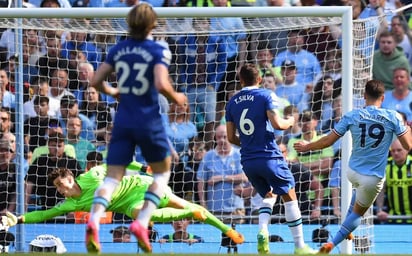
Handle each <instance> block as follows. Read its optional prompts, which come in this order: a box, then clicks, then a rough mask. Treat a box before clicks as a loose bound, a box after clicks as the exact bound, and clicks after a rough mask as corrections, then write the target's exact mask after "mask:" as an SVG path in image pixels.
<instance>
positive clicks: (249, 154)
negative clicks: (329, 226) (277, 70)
mask: <svg viewBox="0 0 412 256" xmlns="http://www.w3.org/2000/svg"><path fill="white" fill-rule="evenodd" d="M239 78H240V84H241V85H242V90H241V91H240V92H238V93H237V94H235V95H234V96H233V97H232V98H231V99H230V101H229V103H228V105H227V107H226V126H227V136H228V140H229V141H230V142H231V143H233V144H235V145H238V146H240V153H241V163H242V166H243V171H244V172H245V174H246V176H247V177H248V179H249V181H250V182H251V183H252V185H253V187H254V188H255V189H256V190H257V191H258V193H259V194H260V195H261V196H262V198H263V200H262V202H261V207H260V209H259V233H258V235H257V240H258V248H257V249H258V252H259V253H262V254H268V253H269V232H268V225H269V223H270V219H271V215H272V208H273V205H274V204H275V202H276V197H277V195H280V196H281V197H282V200H283V201H284V203H285V218H286V222H287V224H288V226H289V228H290V230H291V233H292V236H293V240H294V243H295V253H296V254H314V253H315V251H314V250H313V249H312V248H310V247H309V246H307V245H306V244H305V242H304V239H303V228H302V216H301V212H300V210H299V206H298V201H297V197H296V192H295V188H294V187H295V180H294V178H293V175H292V173H291V171H290V170H289V168H288V164H287V163H286V161H285V159H284V158H283V155H282V153H281V152H280V150H279V147H278V145H277V144H276V140H275V134H274V129H277V130H285V129H287V128H289V127H290V126H292V125H293V124H294V122H295V120H294V118H293V117H288V119H283V118H282V117H281V115H280V114H279V103H278V100H277V97H276V95H275V93H274V92H272V91H270V90H267V89H265V88H260V86H259V85H260V82H261V80H262V78H261V77H260V75H259V70H258V69H257V68H256V66H255V65H254V64H245V65H244V66H242V67H241V69H240V73H239ZM237 131H238V132H239V135H237Z"/></svg>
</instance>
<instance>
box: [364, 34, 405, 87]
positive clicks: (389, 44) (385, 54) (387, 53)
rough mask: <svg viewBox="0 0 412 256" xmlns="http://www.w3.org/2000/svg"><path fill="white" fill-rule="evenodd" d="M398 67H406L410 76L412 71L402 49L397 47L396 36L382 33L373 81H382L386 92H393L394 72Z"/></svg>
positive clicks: (373, 69)
mask: <svg viewBox="0 0 412 256" xmlns="http://www.w3.org/2000/svg"><path fill="white" fill-rule="evenodd" d="M396 67H405V68H406V70H408V74H409V73H410V70H411V68H410V66H409V61H408V59H407V58H406V56H405V54H404V52H403V50H402V48H401V47H399V46H396V43H395V36H394V34H393V33H392V32H389V31H385V32H382V33H381V34H380V36H379V50H377V51H375V53H374V54H373V66H372V76H373V79H375V80H380V81H382V82H383V83H384V85H385V90H392V89H393V85H392V81H393V70H394V69H395V68H396Z"/></svg>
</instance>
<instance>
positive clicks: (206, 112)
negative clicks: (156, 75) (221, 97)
mask: <svg viewBox="0 0 412 256" xmlns="http://www.w3.org/2000/svg"><path fill="white" fill-rule="evenodd" d="M225 1H226V0H225ZM193 29H194V30H195V31H197V32H198V31H203V32H205V33H202V34H192V35H189V36H187V37H182V38H180V39H179V41H178V45H179V47H178V49H177V53H178V56H179V58H178V63H179V66H180V68H179V70H180V72H179V74H180V75H179V76H178V81H179V83H180V84H181V85H182V86H183V87H184V88H185V93H186V95H187V98H188V101H189V106H190V110H191V111H192V115H191V117H190V119H191V121H192V122H195V120H196V118H199V116H202V118H203V119H204V123H205V124H204V127H202V128H201V131H202V132H201V134H200V139H201V140H203V141H205V143H206V148H212V147H213V130H214V127H215V120H216V112H215V110H216V90H217V88H219V84H220V81H221V80H222V77H223V75H224V72H225V70H226V64H225V60H226V53H225V50H226V48H225V45H224V44H225V43H226V42H222V41H221V40H220V39H219V37H218V36H214V35H210V34H208V32H207V31H209V29H210V25H209V19H193ZM217 121H220V120H217Z"/></svg>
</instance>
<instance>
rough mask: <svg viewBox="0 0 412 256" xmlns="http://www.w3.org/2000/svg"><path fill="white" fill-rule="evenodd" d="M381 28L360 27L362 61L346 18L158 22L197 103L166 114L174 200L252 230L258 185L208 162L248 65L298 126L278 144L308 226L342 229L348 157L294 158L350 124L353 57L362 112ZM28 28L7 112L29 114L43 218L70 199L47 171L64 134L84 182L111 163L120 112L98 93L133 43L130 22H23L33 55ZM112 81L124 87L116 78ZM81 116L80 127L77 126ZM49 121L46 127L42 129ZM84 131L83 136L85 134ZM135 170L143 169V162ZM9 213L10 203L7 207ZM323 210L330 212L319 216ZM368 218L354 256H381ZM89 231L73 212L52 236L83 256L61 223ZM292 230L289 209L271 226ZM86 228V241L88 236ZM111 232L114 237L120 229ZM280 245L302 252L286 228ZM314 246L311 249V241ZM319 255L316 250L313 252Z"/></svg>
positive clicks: (179, 76) (8, 69)
mask: <svg viewBox="0 0 412 256" xmlns="http://www.w3.org/2000/svg"><path fill="white" fill-rule="evenodd" d="M379 24H380V20H379V18H373V19H368V20H356V21H354V22H353V54H352V56H342V50H341V47H342V45H341V44H342V36H343V37H344V36H345V35H341V34H340V31H341V25H342V24H341V18H337V17H285V18H243V19H241V18H234V19H232V18H193V19H189V18H167V19H164V18H162V19H159V21H158V26H157V27H156V29H155V31H154V33H153V37H154V39H155V40H158V41H159V43H161V44H164V45H165V46H167V47H169V49H170V50H171V52H172V62H171V65H170V77H171V80H172V82H173V84H174V86H175V88H176V89H177V90H179V91H182V92H185V93H186V94H187V95H188V100H189V102H188V106H187V108H179V107H176V106H175V105H174V104H168V103H167V102H166V103H165V104H163V105H162V106H161V110H162V111H163V114H164V116H165V125H166V127H167V131H168V135H169V138H170V140H171V142H172V144H173V146H174V148H175V151H176V155H177V156H178V157H175V158H174V163H173V168H172V176H171V180H170V186H171V187H172V189H173V191H174V192H175V193H176V194H177V195H179V196H181V197H183V198H185V199H186V200H189V201H193V202H196V203H201V204H203V205H204V206H206V207H207V208H208V209H209V210H210V211H211V212H213V213H214V214H215V215H216V216H217V217H219V218H221V219H222V220H224V221H225V223H227V224H228V225H230V224H231V223H242V224H241V225H238V226H239V227H245V226H247V225H250V224H252V223H257V214H256V209H257V208H256V207H257V206H256V202H257V201H258V200H259V199H258V198H257V197H256V195H255V194H254V193H253V188H251V185H250V184H249V183H248V182H247V181H245V180H244V179H243V178H242V177H241V175H239V174H241V170H239V168H237V166H238V165H237V163H235V162H229V163H227V162H225V161H226V160H225V159H227V158H225V157H221V158H213V159H215V160H214V161H216V162H213V161H212V162H205V161H203V162H202V159H203V157H204V156H205V155H206V154H208V152H207V150H214V149H216V151H219V150H218V147H222V143H221V142H219V140H221V139H222V138H221V135H219V133H218V132H216V133H215V130H216V131H218V130H219V127H218V126H219V125H222V124H224V123H225V119H224V109H225V104H226V102H227V101H228V99H229V98H230V96H231V95H233V94H234V93H236V91H238V90H240V88H241V87H240V84H239V81H238V78H237V76H236V70H237V69H238V68H239V67H240V66H241V65H242V64H243V63H246V62H252V63H256V64H257V65H258V67H259V69H260V71H261V75H262V76H263V83H262V86H265V87H267V88H268V89H269V90H275V92H276V93H277V96H278V97H279V100H280V103H281V105H282V107H285V109H282V111H283V112H284V114H285V115H294V116H295V118H296V119H297V120H298V121H297V123H296V125H295V126H294V127H293V128H292V129H291V130H288V131H286V132H285V133H281V132H279V133H278V135H279V141H280V142H281V143H283V144H284V146H285V151H288V152H287V158H288V159H289V160H290V161H292V162H294V167H293V170H294V171H295V172H294V176H295V179H296V191H297V194H298V197H299V199H300V208H301V211H302V215H303V220H304V223H306V224H316V225H319V224H322V223H325V222H331V223H340V221H341V220H340V217H339V212H340V210H339V205H340V198H341V195H340V191H339V185H340V175H335V176H333V175H332V173H335V174H336V172H335V171H336V170H337V169H339V167H340V164H339V158H340V146H339V145H334V147H331V148H329V149H327V150H324V151H322V152H311V153H310V154H306V155H298V154H296V152H293V148H292V147H291V145H292V144H291V143H293V140H295V139H296V138H301V137H300V133H301V132H302V131H304V130H308V129H312V130H313V135H314V136H320V135H322V134H325V133H327V132H328V131H330V129H331V128H333V125H334V123H335V122H337V121H338V120H339V118H340V116H341V114H342V109H341V107H342V102H341V100H342V97H341V94H342V89H343V87H344V86H347V85H344V84H342V83H341V71H342V57H346V58H350V60H351V61H353V99H354V101H353V103H354V104H353V106H354V108H359V107H361V106H362V93H363V87H364V84H365V82H366V81H367V80H368V79H370V78H371V65H372V55H373V51H374V49H375V38H376V35H377V32H378V29H377V28H378V27H379ZM18 27H19V24H18V22H17V20H16V19H0V29H1V30H2V31H3V32H2V37H1V40H0V47H1V48H0V58H1V59H0V61H1V71H0V72H2V73H1V77H2V76H3V74H4V75H5V76H6V78H5V79H3V77H2V81H1V82H2V83H1V86H2V92H3V101H2V104H3V107H6V108H8V109H9V112H10V113H11V118H12V120H13V119H15V117H16V115H21V114H23V115H24V120H25V124H24V133H25V134H24V135H25V136H26V140H25V141H26V149H27V150H26V152H25V159H26V160H27V163H28V166H29V167H28V168H27V169H26V171H27V175H28V176H30V175H31V176H30V177H31V178H28V180H29V181H30V182H31V183H30V184H31V187H30V191H29V192H28V193H29V194H31V196H29V197H28V198H29V199H28V201H27V208H26V209H27V211H34V210H42V209H47V208H50V207H53V205H55V204H57V203H58V202H59V201H61V200H62V199H63V197H62V195H60V194H58V193H57V192H56V190H55V189H54V188H53V186H51V184H48V183H47V176H46V173H47V172H49V171H50V170H51V169H53V168H54V167H55V166H53V163H48V162H47V161H46V160H47V158H48V157H47V154H48V153H49V154H50V152H49V150H48V146H47V140H48V139H50V138H51V137H50V136H55V132H56V130H57V132H59V131H58V130H59V129H58V128H56V126H60V127H61V132H62V134H63V136H64V138H65V145H66V146H65V156H69V157H73V158H74V159H76V161H77V163H75V164H73V163H71V164H70V165H69V164H68V166H67V167H68V168H74V169H75V171H76V172H78V173H80V172H82V171H84V170H85V169H86V168H87V167H88V164H90V165H93V164H94V163H95V162H96V161H95V160H96V159H97V160H100V159H99V157H96V155H99V154H96V153H92V152H98V153H100V154H101V155H102V158H103V160H102V162H104V159H105V156H106V152H107V143H108V139H109V138H110V135H111V127H112V121H113V120H114V116H115V110H116V106H117V103H116V101H115V99H112V98H110V97H107V96H104V95H100V96H98V97H96V96H95V95H97V94H96V92H95V90H94V89H93V88H90V87H89V82H90V79H91V78H92V77H93V73H94V70H96V68H97V67H98V66H99V64H100V63H101V62H103V61H104V59H105V57H106V54H107V52H108V50H110V48H111V47H112V46H113V45H114V44H115V43H116V42H119V41H120V40H123V39H124V38H125V37H126V35H127V26H126V21H125V20H124V19H115V18H113V19H96V18H92V17H91V18H89V19H68V18H67V19H56V18H43V19H23V20H22V27H21V28H22V29H23V35H24V36H23V44H22V45H20V44H16V42H15V39H14V31H15V30H14V29H15V28H18ZM20 48H21V49H22V51H23V55H22V56H21V58H22V62H23V83H22V85H23V87H24V89H23V90H24V113H16V112H15V106H16V104H15V101H13V99H14V98H13V97H12V96H13V94H14V92H15V90H16V86H17V85H16V83H15V75H16V72H18V68H19V66H18V61H19V60H20V56H19V55H18V50H19V49H20ZM107 82H108V83H109V84H110V85H112V86H113V87H115V86H117V81H116V77H115V76H114V75H113V76H111V77H110V79H109V80H108V81H107ZM19 86H20V85H19ZM7 91H9V92H10V93H7ZM9 94H10V95H11V96H10V95H9ZM5 95H9V96H10V97H9V96H7V97H9V98H7V99H9V100H8V101H7V100H6V98H5V97H6V96H5ZM38 96H46V97H48V99H49V100H48V109H46V110H44V107H42V106H43V105H42V104H43V101H42V99H43V98H44V97H38ZM36 98H37V99H38V100H35V99H36ZM73 99H74V101H75V102H73ZM161 102H162V101H161ZM308 113H309V114H308ZM79 114H80V116H81V118H80V119H79V118H76V117H72V116H78V115H79ZM39 115H41V116H42V117H41V118H38V116H39ZM46 120H47V121H46ZM79 121H80V122H79ZM78 124H80V127H81V128H79V129H80V130H79V129H77V128H76V126H77V125H78ZM14 127H15V126H14ZM14 127H13V126H12V125H11V126H10V130H11V131H12V132H14V133H15V131H14ZM2 129H3V128H2ZM2 132H6V131H4V130H2ZM49 133H50V134H51V135H50V134H49ZM78 137H80V138H81V139H80V141H81V143H80V142H79V140H78ZM223 140H225V137H223ZM67 145H69V146H67ZM70 145H71V146H70ZM223 145H224V144H223ZM39 148H40V150H39ZM36 150H37V152H35V151H36ZM233 150H237V149H235V148H233ZM45 156H46V157H45ZM14 157H16V156H14ZM45 159H46V160H45ZM136 159H137V160H139V161H144V159H142V158H141V157H140V155H139V153H138V151H137V153H136ZM208 159H210V158H208ZM321 159H330V164H329V165H327V166H324V165H321V164H319V165H317V166H315V165H313V164H312V165H311V163H313V162H316V161H318V162H319V160H321ZM12 161H13V160H12ZM334 163H337V164H334ZM77 164H78V165H77ZM308 166H312V167H310V168H309V167H308ZM199 167H200V168H201V170H200V168H199ZM217 176H221V177H222V181H219V182H212V180H213V179H216V177H217ZM223 179H224V180H223ZM18 185H19V186H24V184H18ZM26 192H27V191H26ZM2 193H3V192H2ZM3 194H4V193H3ZM14 195H15V194H14V192H13V191H10V193H9V194H8V196H7V197H1V199H3V200H4V198H7V199H6V200H11V198H13V196H14ZM334 202H335V203H334ZM1 205H8V203H6V202H5V201H3V202H1ZM317 210H320V213H318V214H317V213H316V211H317ZM367 216H368V217H367V218H369V219H365V220H364V221H363V222H362V223H363V224H362V226H361V228H359V230H358V231H356V232H357V233H356V234H355V236H356V237H357V238H358V240H356V241H358V242H357V243H356V245H355V246H354V253H366V252H369V253H370V252H373V248H372V246H373V230H372V229H373V215H367ZM84 220H85V214H82V213H77V214H73V213H70V214H67V215H65V216H63V217H59V218H55V219H54V220H51V221H49V222H50V224H49V226H48V227H50V230H51V231H50V232H52V233H53V232H58V234H60V238H61V239H62V240H63V241H64V243H66V245H67V246H68V247H70V249H71V250H73V252H83V251H84V248H83V247H82V248H77V247H78V244H77V247H76V246H72V245H73V244H76V242H77V243H78V242H81V243H80V244H81V245H82V243H83V233H81V235H79V234H77V233H73V232H72V231H70V230H69V229H67V230H66V228H65V226H64V225H63V226H60V225H59V224H57V223H66V224H73V223H84ZM104 221H105V222H107V223H112V224H113V223H117V224H119V225H122V224H124V223H127V222H129V221H130V219H128V218H125V217H124V216H123V215H120V214H113V215H110V214H108V216H107V218H105V219H104ZM283 222H284V209H283V206H282V204H281V203H280V202H279V203H278V204H277V205H276V207H275V209H274V212H273V221H272V223H274V224H276V223H283ZM53 223H54V224H53ZM54 225H55V226H54ZM156 225H158V224H157V223H155V225H154V227H155V228H156ZM80 226H82V228H81V229H80V230H81V232H83V225H80ZM102 226H103V227H104V226H105V225H102ZM319 226H320V225H319ZM36 227H37V224H36V225H30V228H29V229H27V230H28V231H27V237H29V238H34V237H35V236H37V235H39V234H43V233H44V232H46V231H45V230H43V229H44V226H42V225H38V228H36ZM311 227H312V228H313V226H311ZM326 228H327V227H326ZM56 229H62V230H63V231H56ZM165 229H166V230H168V231H167V232H165V233H161V234H159V236H160V237H161V236H163V235H168V234H169V233H172V232H173V229H172V226H171V225H169V228H165ZM304 229H305V226H304ZM76 230H77V229H76ZM208 230H209V229H207V227H206V225H195V228H194V227H193V226H189V231H190V232H192V233H195V234H196V235H200V236H203V238H204V239H205V241H206V243H207V242H210V241H212V240H213V241H215V240H216V239H217V238H216V237H219V238H218V239H217V240H219V241H220V234H219V232H218V231H217V230H215V229H214V230H213V231H212V232H215V233H216V234H219V235H216V236H214V237H215V238H213V239H211V240H210V241H208V240H209V236H207V235H206V233H207V232H209V231H208ZM106 231H107V233H109V232H108V231H110V229H108V230H106ZM102 232H104V231H102ZM215 233H213V234H215ZM252 233H253V234H254V233H255V232H254V231H253V232H252ZM307 233H308V234H309V233H310V232H307ZM275 234H277V235H279V236H282V237H284V238H285V240H286V241H287V242H290V243H292V241H293V240H292V238H291V237H289V231H288V230H287V229H286V232H285V229H279V230H274V231H273V235H275ZM305 234H306V233H305ZM102 236H103V238H102V239H103V246H104V248H106V249H104V252H105V250H106V251H110V250H112V252H116V251H119V250H123V249H124V250H125V251H126V252H131V251H130V249H129V250H128V249H127V246H125V247H116V246H119V245H116V246H114V245H113V244H112V243H111V240H110V239H111V235H110V234H108V235H107V234H106V235H105V234H102ZM252 237H254V235H253V236H252ZM364 237H367V238H368V240H367V241H366V242H365V241H364V240H362V239H363V238H364ZM29 238H27V239H29ZM305 239H306V240H307V241H308V242H311V241H310V239H311V237H310V235H309V236H305ZM318 239H320V238H319V237H318ZM359 241H360V242H359ZM248 242H250V243H246V244H244V245H242V249H241V250H239V252H248V253H254V252H255V248H256V245H255V244H254V243H255V240H253V241H248ZM317 245H318V243H314V244H313V247H315V248H316V246H317ZM360 245H361V246H363V247H362V248H360V247H359V246H360ZM209 246H210V245H209ZM283 247H284V248H283ZM119 248H123V249H119ZM163 248H164V251H168V250H169V247H167V246H165V247H163ZM184 248H185V245H182V244H173V245H170V250H171V251H172V252H176V253H178V252H181V251H183V252H184V251H185V249H184ZM290 248H293V246H292V244H291V245H290V246H282V245H276V249H277V250H278V252H285V253H287V252H290V250H291V249H290ZM355 249H356V250H355ZM217 250H218V248H217V249H216V251H217ZM69 251H70V250H69ZM70 252H71V251H70Z"/></svg>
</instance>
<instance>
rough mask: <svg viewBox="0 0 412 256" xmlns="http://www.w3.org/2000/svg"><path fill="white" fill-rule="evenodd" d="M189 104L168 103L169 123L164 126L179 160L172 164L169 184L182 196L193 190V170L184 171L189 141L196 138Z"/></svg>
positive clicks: (187, 157) (187, 158)
mask: <svg viewBox="0 0 412 256" xmlns="http://www.w3.org/2000/svg"><path fill="white" fill-rule="evenodd" d="M189 118H190V111H189V105H188V104H185V105H183V106H179V105H177V104H175V103H171V104H170V110H169V123H168V125H167V126H166V134H167V135H168V137H169V140H170V142H171V144H172V147H173V148H174V150H175V151H176V153H177V154H178V155H179V161H175V162H174V164H173V165H172V168H171V169H172V173H171V176H170V179H169V184H170V186H171V187H172V190H173V192H174V193H175V194H176V195H177V196H179V197H182V198H184V195H185V194H186V193H187V192H191V191H193V186H188V184H190V183H191V184H192V185H193V180H194V177H193V172H186V166H187V164H188V160H189V148H190V143H191V142H193V140H194V139H195V138H196V135H197V130H196V126H195V124H194V123H193V122H191V121H190V120H189Z"/></svg>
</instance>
